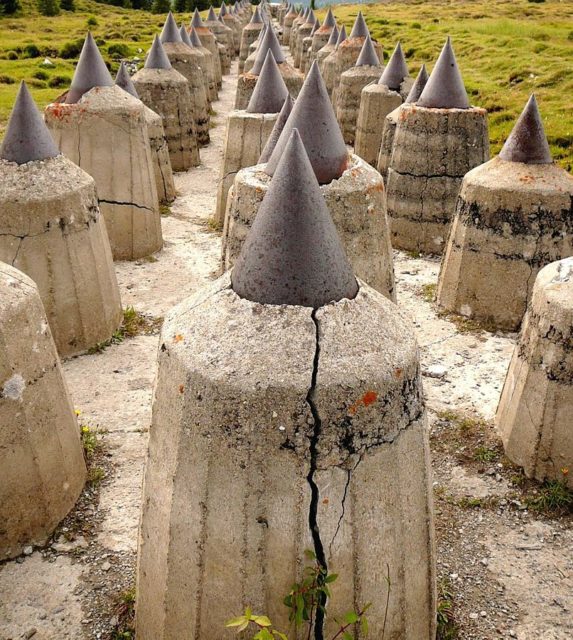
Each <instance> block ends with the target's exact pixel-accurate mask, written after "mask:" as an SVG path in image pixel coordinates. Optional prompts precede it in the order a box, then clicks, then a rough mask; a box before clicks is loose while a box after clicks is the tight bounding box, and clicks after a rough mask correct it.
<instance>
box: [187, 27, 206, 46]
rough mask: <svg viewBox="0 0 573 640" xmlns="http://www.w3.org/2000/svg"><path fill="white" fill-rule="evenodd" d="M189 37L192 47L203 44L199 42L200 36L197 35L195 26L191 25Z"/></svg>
mask: <svg viewBox="0 0 573 640" xmlns="http://www.w3.org/2000/svg"><path fill="white" fill-rule="evenodd" d="M189 39H190V40H191V44H192V45H193V46H194V47H198V48H202V47H203V44H202V43H201V38H200V37H199V36H198V34H197V32H196V31H195V27H191V33H190V34H189Z"/></svg>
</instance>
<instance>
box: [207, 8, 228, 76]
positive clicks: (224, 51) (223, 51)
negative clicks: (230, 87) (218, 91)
mask: <svg viewBox="0 0 573 640" xmlns="http://www.w3.org/2000/svg"><path fill="white" fill-rule="evenodd" d="M203 24H205V26H207V28H208V29H209V30H210V31H211V33H212V34H213V35H214V36H215V39H216V40H217V42H218V44H219V45H221V46H220V47H218V51H219V57H220V58H221V70H222V72H223V75H226V74H227V73H229V69H230V67H231V59H232V58H233V57H234V55H235V42H234V36H233V30H232V29H231V28H230V27H228V26H227V25H226V24H223V23H222V22H219V20H204V21H203Z"/></svg>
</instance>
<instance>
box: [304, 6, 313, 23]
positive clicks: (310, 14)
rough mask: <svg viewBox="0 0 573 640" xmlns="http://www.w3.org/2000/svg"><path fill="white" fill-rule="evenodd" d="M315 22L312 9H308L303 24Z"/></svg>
mask: <svg viewBox="0 0 573 640" xmlns="http://www.w3.org/2000/svg"><path fill="white" fill-rule="evenodd" d="M315 22H316V16H315V15H314V11H313V10H312V9H309V11H308V13H307V14H306V20H305V24H314V23H315Z"/></svg>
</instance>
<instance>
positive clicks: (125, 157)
mask: <svg viewBox="0 0 573 640" xmlns="http://www.w3.org/2000/svg"><path fill="white" fill-rule="evenodd" d="M138 90H139V87H138ZM139 95H140V96H141V95H142V94H141V92H139ZM142 99H143V97H142ZM143 101H144V102H146V101H145V100H143ZM146 104H147V103H146ZM148 106H151V105H148ZM45 120H46V124H47V125H48V127H49V129H50V131H51V133H52V136H53V138H54V140H55V141H56V144H57V145H58V147H59V148H60V150H61V151H62V153H63V154H64V155H66V156H67V157H68V158H69V159H70V160H71V161H72V162H75V163H76V164H77V165H79V166H80V167H81V168H82V169H84V171H87V172H88V173H89V174H90V175H91V176H92V178H93V179H94V180H95V182H96V187H97V195H98V198H99V205H100V209H101V212H102V214H103V216H104V218H105V222H106V227H107V232H108V235H109V241H110V244H111V250H112V253H113V257H114V259H115V260H136V259H137V258H143V257H144V256H148V255H149V254H151V253H154V252H155V251H159V249H161V247H162V246H163V238H162V235H161V220H160V216H159V200H158V196H157V189H156V186H155V172H154V167H153V158H152V154H151V147H150V144H149V135H148V131H147V124H146V112H145V107H144V105H143V104H141V101H139V100H137V99H136V98H134V97H133V96H131V95H130V94H128V93H127V92H125V91H124V90H123V89H120V88H119V87H116V86H114V87H98V88H95V89H92V90H91V91H88V92H87V93H85V94H84V95H83V96H82V98H81V99H80V100H79V102H77V103H75V104H62V103H53V104H50V105H48V106H47V107H46V111H45Z"/></svg>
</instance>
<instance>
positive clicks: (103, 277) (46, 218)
mask: <svg viewBox="0 0 573 640" xmlns="http://www.w3.org/2000/svg"><path fill="white" fill-rule="evenodd" d="M0 211H2V215H1V216H0V261H3V262H6V263H8V264H11V265H12V266H13V267H16V268H17V269H19V270H21V271H23V272H24V273H26V274H27V275H28V276H30V278H32V279H33V280H34V281H35V282H36V284H37V286H38V289H39V293H40V296H41V298H42V302H43V304H44V307H45V309H46V315H47V317H48V321H49V323H50V328H51V331H52V334H53V336H54V341H55V343H56V345H57V347H58V351H59V353H60V355H62V356H70V355H74V354H76V353H80V352H82V351H86V350H87V349H89V348H90V347H93V346H94V345H96V344H97V343H98V342H104V341H106V340H108V339H109V338H111V336H112V335H113V333H114V331H116V329H117V328H118V327H119V325H120V323H121V318H122V312H121V302H120V299H119V289H118V286H117V280H116V277H115V270H114V266H113V259H112V256H111V248H110V244H109V239H108V235H107V231H106V227H105V223H104V221H103V218H102V217H101V216H100V211H99V207H98V202H97V196H96V187H95V182H94V180H93V178H92V177H91V176H89V175H88V174H87V173H86V172H85V171H83V170H82V169H80V168H79V167H78V166H77V165H75V164H74V163H73V162H72V161H71V160H68V159H67V158H65V157H64V156H63V155H61V154H60V152H59V150H58V147H57V146H56V144H55V142H54V141H53V139H52V137H51V135H50V132H49V131H48V129H47V127H46V125H45V124H44V122H43V120H42V116H41V114H40V112H39V111H38V109H37V107H36V105H35V104H34V101H33V100H32V97H31V96H30V93H29V92H28V89H27V87H26V85H25V84H24V83H22V84H21V86H20V90H19V92H18V97H17V98H16V102H15V104H14V108H13V110H12V115H11V116H10V121H9V123H8V128H7V131H6V135H5V137H4V141H3V143H2V146H1V147H0ZM0 397H1V392H0Z"/></svg>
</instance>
